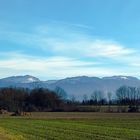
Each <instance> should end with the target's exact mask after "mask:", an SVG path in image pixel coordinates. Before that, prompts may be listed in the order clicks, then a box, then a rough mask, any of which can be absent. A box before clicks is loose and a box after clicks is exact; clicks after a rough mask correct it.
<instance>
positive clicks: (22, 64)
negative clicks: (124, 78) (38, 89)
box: [0, 25, 140, 79]
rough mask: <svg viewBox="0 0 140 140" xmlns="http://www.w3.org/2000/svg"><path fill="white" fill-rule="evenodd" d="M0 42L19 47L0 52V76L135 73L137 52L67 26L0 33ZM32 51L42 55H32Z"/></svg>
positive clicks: (60, 76)
mask: <svg viewBox="0 0 140 140" xmlns="http://www.w3.org/2000/svg"><path fill="white" fill-rule="evenodd" d="M78 26H79V25H78ZM0 40H6V41H10V42H14V43H16V44H18V46H19V47H18V50H17V52H16V51H15V52H14V51H13V52H12V53H11V52H6V53H4V52H1V57H2V58H3V59H1V60H0V68H1V76H3V75H7V73H10V74H12V75H13V74H14V75H16V74H22V73H25V74H32V75H35V76H38V77H41V78H43V77H45V78H47V79H51V78H62V77H68V76H79V75H88V76H109V75H122V74H125V75H128V74H131V75H134V74H137V75H138V74H139V73H138V72H137V68H138V67H139V65H138V59H140V57H139V55H138V50H136V49H133V48H128V47H126V46H124V45H122V44H120V43H118V42H116V41H114V40H110V39H108V40H105V39H100V38H97V37H93V36H90V35H88V34H87V33H84V32H79V31H75V30H74V31H73V30H72V29H68V28H67V26H65V27H63V28H62V27H52V26H50V25H47V26H38V27H35V28H33V31H32V32H21V31H1V33H0ZM20 45H21V46H22V47H20ZM23 46H25V47H24V48H23ZM29 48H30V49H32V52H30V53H29V54H28V55H27V54H26V55H25V54H24V51H25V50H26V51H27V50H28V49H29ZM35 48H37V49H38V50H39V51H40V52H42V54H43V55H38V56H34V49H35ZM47 54H49V56H48V55H47ZM119 65H121V66H119ZM122 65H123V66H122ZM131 66H133V68H131ZM44 75H45V76H44ZM46 75H47V76H46Z"/></svg>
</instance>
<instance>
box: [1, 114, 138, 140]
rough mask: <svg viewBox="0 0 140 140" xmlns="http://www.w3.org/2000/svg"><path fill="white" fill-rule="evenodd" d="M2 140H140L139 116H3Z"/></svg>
mask: <svg viewBox="0 0 140 140" xmlns="http://www.w3.org/2000/svg"><path fill="white" fill-rule="evenodd" d="M0 140H140V114H139V113H91V112H88V113H77V112H69V113H67V112H59V113H57V112H48V113H43V112H41V113H32V116H29V117H12V116H7V115H3V116H0Z"/></svg>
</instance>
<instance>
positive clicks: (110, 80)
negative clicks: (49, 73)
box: [0, 75, 140, 99]
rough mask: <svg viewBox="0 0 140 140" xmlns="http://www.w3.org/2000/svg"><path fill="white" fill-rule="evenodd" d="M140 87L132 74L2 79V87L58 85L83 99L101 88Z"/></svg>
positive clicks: (0, 85)
mask: <svg viewBox="0 0 140 140" xmlns="http://www.w3.org/2000/svg"><path fill="white" fill-rule="evenodd" d="M123 85H126V86H134V87H140V80H139V79H137V78H135V77H131V76H112V77H103V78H98V77H87V76H79V77H70V78H65V79H61V80H49V81H40V80H39V79H38V78H36V77H33V76H30V75H25V76H13V77H8V78H4V79H0V87H9V86H13V87H24V88H30V89H32V88H37V87H43V88H49V89H51V90H54V89H55V88H56V87H61V88H63V89H64V90H65V91H66V92H67V94H68V96H69V97H71V96H75V97H76V98H77V99H82V98H83V96H84V95H85V94H86V95H87V96H88V97H90V95H91V94H92V93H93V91H95V90H101V91H103V92H104V93H105V95H106V93H107V92H112V93H114V94H115V91H116V89H118V88H119V87H120V86H123Z"/></svg>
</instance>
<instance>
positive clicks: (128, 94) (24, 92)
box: [0, 86, 140, 112]
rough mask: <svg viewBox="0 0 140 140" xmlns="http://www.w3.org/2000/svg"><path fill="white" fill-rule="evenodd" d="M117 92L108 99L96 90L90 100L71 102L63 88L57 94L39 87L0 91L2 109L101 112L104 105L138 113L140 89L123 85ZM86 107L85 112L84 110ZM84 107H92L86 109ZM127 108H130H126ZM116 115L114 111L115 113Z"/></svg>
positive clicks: (109, 94)
mask: <svg viewBox="0 0 140 140" xmlns="http://www.w3.org/2000/svg"><path fill="white" fill-rule="evenodd" d="M113 95H114V93H111V92H108V93H107V96H106V97H105V95H104V93H103V91H94V92H93V93H92V94H91V97H90V99H88V97H87V96H86V95H84V97H83V100H82V101H77V100H76V99H74V98H72V99H68V98H67V93H66V92H65V91H64V89H62V88H61V87H56V88H55V90H54V91H51V90H48V89H44V88H36V89H32V90H30V89H25V88H13V87H9V88H0V109H6V110H8V111H12V112H15V111H18V110H20V111H101V107H102V106H107V107H108V111H109V112H111V111H112V106H117V111H118V112H138V111H139V106H140V88H136V87H129V86H122V87H120V88H118V89H117V90H116V92H115V95H116V97H115V98H114V97H113ZM81 106H84V109H83V108H81ZM85 106H93V107H94V110H93V109H91V108H86V107H85ZM126 107H127V108H126ZM112 112H113V111H112Z"/></svg>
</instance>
